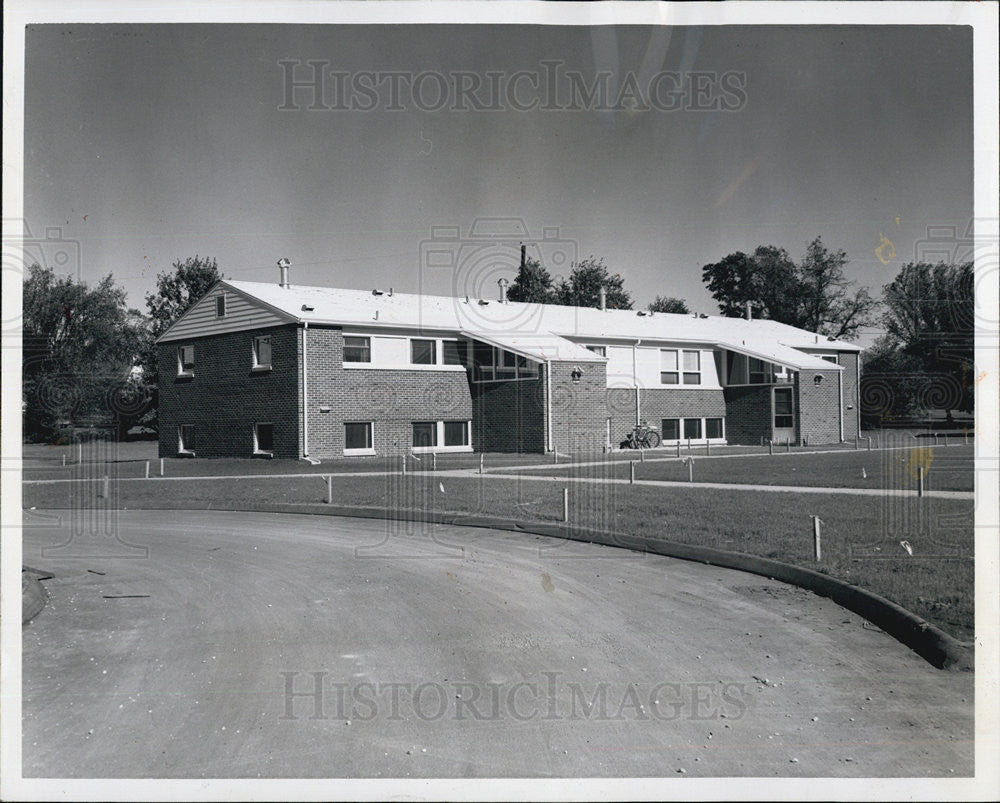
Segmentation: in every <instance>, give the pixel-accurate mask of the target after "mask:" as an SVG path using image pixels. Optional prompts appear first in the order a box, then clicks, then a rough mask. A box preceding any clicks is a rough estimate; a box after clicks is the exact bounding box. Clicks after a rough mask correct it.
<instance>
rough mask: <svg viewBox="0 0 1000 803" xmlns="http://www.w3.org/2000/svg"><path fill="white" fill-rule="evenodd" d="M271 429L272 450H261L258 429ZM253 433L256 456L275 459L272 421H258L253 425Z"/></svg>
mask: <svg viewBox="0 0 1000 803" xmlns="http://www.w3.org/2000/svg"><path fill="white" fill-rule="evenodd" d="M261 426H263V427H270V428H271V448H270V449H261V448H260V441H259V440H258V437H259V436H258V434H257V427H261ZM251 431H252V433H253V453H254V454H255V455H264V456H266V457H274V424H273V423H272V422H270V421H257V422H255V423H254V424H253V426H252V428H251Z"/></svg>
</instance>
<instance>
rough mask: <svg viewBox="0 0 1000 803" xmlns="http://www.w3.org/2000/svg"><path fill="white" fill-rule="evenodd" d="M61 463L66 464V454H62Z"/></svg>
mask: <svg viewBox="0 0 1000 803" xmlns="http://www.w3.org/2000/svg"><path fill="white" fill-rule="evenodd" d="M63 465H64V466H65V465H66V455H63Z"/></svg>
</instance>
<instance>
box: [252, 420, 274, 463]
mask: <svg viewBox="0 0 1000 803" xmlns="http://www.w3.org/2000/svg"><path fill="white" fill-rule="evenodd" d="M273 451H274V424H254V425H253V453H254V454H267V455H269V454H271V453H272V452H273Z"/></svg>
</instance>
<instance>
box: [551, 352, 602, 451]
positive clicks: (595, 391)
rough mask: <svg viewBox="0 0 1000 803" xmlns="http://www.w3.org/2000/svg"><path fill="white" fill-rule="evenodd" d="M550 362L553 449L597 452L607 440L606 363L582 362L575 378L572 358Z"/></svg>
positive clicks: (575, 365)
mask: <svg viewBox="0 0 1000 803" xmlns="http://www.w3.org/2000/svg"><path fill="white" fill-rule="evenodd" d="M551 365H552V446H553V448H554V449H555V450H556V451H557V452H563V453H567V452H600V451H603V449H604V445H605V443H606V441H607V419H608V402H607V383H608V380H607V367H606V365H605V364H604V363H584V364H582V365H580V366H579V367H580V368H581V370H582V371H583V375H582V376H581V377H580V381H579V382H574V381H573V377H572V373H573V370H574V369H575V368H577V367H578V366H577V364H576V363H572V362H553V363H551ZM543 370H544V366H543Z"/></svg>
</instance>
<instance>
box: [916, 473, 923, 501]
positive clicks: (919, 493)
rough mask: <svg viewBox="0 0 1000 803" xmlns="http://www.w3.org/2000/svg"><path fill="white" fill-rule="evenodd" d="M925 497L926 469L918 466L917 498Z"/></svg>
mask: <svg viewBox="0 0 1000 803" xmlns="http://www.w3.org/2000/svg"><path fill="white" fill-rule="evenodd" d="M923 495H924V467H923V466H917V496H923Z"/></svg>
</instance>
